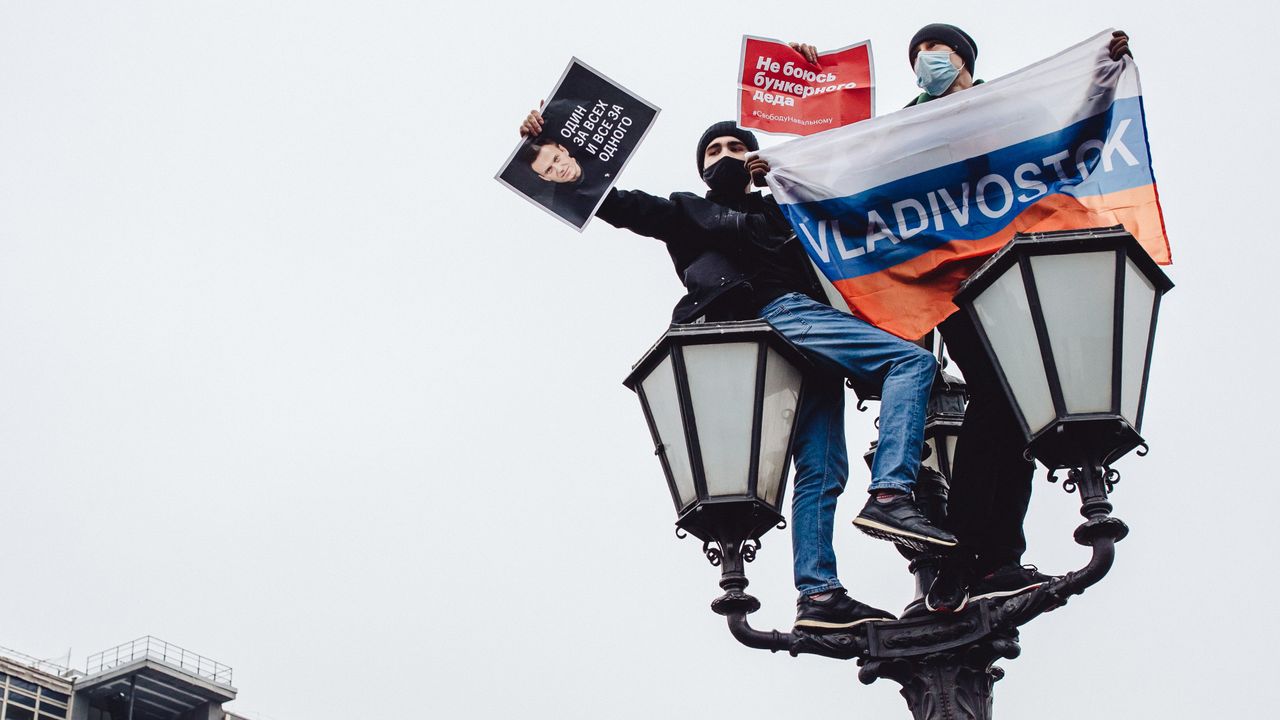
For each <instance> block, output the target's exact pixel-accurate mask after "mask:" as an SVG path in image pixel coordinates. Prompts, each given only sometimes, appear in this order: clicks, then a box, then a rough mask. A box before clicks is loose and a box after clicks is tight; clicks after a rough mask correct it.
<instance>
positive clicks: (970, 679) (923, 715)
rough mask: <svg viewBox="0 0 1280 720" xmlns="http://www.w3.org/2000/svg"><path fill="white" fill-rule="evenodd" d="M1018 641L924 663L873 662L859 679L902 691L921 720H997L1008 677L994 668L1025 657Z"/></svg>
mask: <svg viewBox="0 0 1280 720" xmlns="http://www.w3.org/2000/svg"><path fill="white" fill-rule="evenodd" d="M1015 638H1016V636H1014V637H1005V638H991V639H988V640H986V641H983V642H981V643H979V644H977V645H971V646H967V647H963V648H959V649H957V650H953V651H948V652H942V653H937V654H934V655H926V656H924V657H913V658H894V659H884V660H868V661H867V662H866V663H865V664H864V665H863V667H862V670H861V671H859V673H858V679H860V680H861V681H862V682H863V683H866V684H870V683H872V682H874V681H875V680H877V679H880V678H887V679H889V680H893V681H895V682H897V683H898V684H900V685H902V697H903V698H905V699H906V701H907V706H908V707H909V708H910V709H911V715H912V717H914V718H915V720H991V698H992V686H993V685H994V684H995V682H996V681H997V680H999V679H1000V678H1002V677H1004V671H1003V670H1001V669H1000V668H998V667H996V666H995V665H994V663H995V661H996V660H997V659H999V658H1002V657H1003V658H1014V657H1017V655H1018V654H1019V653H1020V652H1021V649H1020V648H1019V647H1018V644H1017V641H1016V639H1015Z"/></svg>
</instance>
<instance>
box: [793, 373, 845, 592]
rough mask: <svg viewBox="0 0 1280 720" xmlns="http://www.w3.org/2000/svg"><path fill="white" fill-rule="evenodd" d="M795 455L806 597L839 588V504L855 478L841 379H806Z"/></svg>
mask: <svg viewBox="0 0 1280 720" xmlns="http://www.w3.org/2000/svg"><path fill="white" fill-rule="evenodd" d="M792 456H793V457H794V459H795V465H796V479H795V490H794V492H793V493H792V495H791V548H792V552H793V554H794V556H795V581H796V589H797V590H799V591H800V592H801V593H802V594H804V595H815V594H818V593H823V592H826V591H828V590H836V589H839V588H840V587H841V584H840V580H839V578H838V577H837V575H836V553H835V549H834V548H833V547H832V536H833V535H834V533H835V515H836V499H837V498H839V497H840V493H842V492H844V486H845V483H846V481H847V480H848V477H849V456H848V451H847V449H846V445H845V437H844V383H843V381H842V379H841V378H840V377H838V376H836V375H832V374H829V373H825V372H820V371H819V372H812V373H809V374H808V375H807V376H805V391H804V400H803V402H802V403H801V404H800V408H799V412H798V413H797V416H796V440H795V446H794V448H793V450H792Z"/></svg>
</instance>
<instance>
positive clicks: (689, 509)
mask: <svg viewBox="0 0 1280 720" xmlns="http://www.w3.org/2000/svg"><path fill="white" fill-rule="evenodd" d="M808 369H809V363H808V361H807V360H805V359H804V357H803V356H802V355H801V354H800V353H799V352H797V351H796V350H795V349H794V348H793V347H792V346H791V345H790V344H789V343H788V342H787V341H786V340H785V339H783V337H782V336H781V335H779V334H778V332H777V331H776V330H774V329H773V328H772V327H771V326H770V325H769V324H768V323H765V322H760V321H756V322H745V323H706V324H697V325H673V326H672V327H671V329H670V330H668V331H667V332H666V333H665V334H664V335H663V336H662V338H661V339H659V340H658V342H657V344H655V345H654V346H653V347H652V348H650V350H649V352H647V353H646V354H645V356H644V357H643V358H641V360H640V362H638V363H636V365H635V368H634V369H633V370H632V373H631V375H629V376H628V377H627V379H626V381H625V384H626V386H627V387H629V388H631V389H632V390H634V391H635V392H636V394H637V395H639V397H640V404H641V407H642V408H643V409H644V415H645V419H646V420H647V421H648V424H649V431H650V433H651V434H652V435H653V442H654V446H655V448H656V449H655V454H657V455H658V457H659V458H660V459H661V461H662V469H663V472H664V473H665V474H666V476H667V486H668V489H669V490H670V491H671V499H672V501H673V502H674V503H675V506H676V516H677V517H676V528H677V530H676V533H677V534H678V535H681V536H683V533H684V532H688V533H689V534H691V535H694V536H695V537H697V538H698V539H699V540H702V541H703V546H702V548H703V552H704V553H706V555H707V558H708V559H709V560H710V561H711V562H712V564H713V565H723V573H724V575H725V577H726V578H727V582H728V584H729V585H731V586H733V587H735V588H737V590H738V591H741V589H742V588H743V587H746V585H747V580H746V576H745V575H744V574H743V571H742V563H743V562H744V561H746V562H750V561H751V560H752V559H754V557H755V552H756V550H757V549H758V548H759V547H760V536H761V535H763V534H764V533H765V532H767V531H768V530H769V529H770V528H772V527H774V526H776V525H779V524H782V523H784V522H785V521H784V520H783V516H782V499H783V495H784V494H785V490H786V486H787V471H788V469H789V467H790V459H791V445H792V441H793V439H794V436H795V424H796V423H795V416H796V410H797V408H798V407H799V404H800V399H801V396H802V393H803V391H804V373H805V371H806V370H808ZM713 543H714V544H715V545H716V546H717V547H712V544H713ZM728 589H729V587H728V586H726V590H728ZM756 607H759V603H756Z"/></svg>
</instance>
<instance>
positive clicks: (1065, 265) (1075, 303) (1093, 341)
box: [1031, 250, 1118, 414]
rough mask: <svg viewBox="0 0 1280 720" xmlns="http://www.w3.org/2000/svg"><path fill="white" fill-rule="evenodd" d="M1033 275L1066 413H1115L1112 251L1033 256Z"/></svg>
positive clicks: (1113, 273)
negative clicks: (1112, 391) (1113, 395)
mask: <svg viewBox="0 0 1280 720" xmlns="http://www.w3.org/2000/svg"><path fill="white" fill-rule="evenodd" d="M1031 269H1032V272H1033V273H1034V274H1035V278H1036V292H1037V294H1038V295H1039V296H1040V307H1041V309H1042V310H1043V312H1044V324H1045V328H1046V329H1047V330H1048V332H1049V346H1050V348H1051V349H1052V350H1053V361H1054V363H1055V364H1056V365H1057V368H1058V378H1059V382H1061V383H1062V399H1063V402H1064V404H1065V406H1066V411H1067V412H1068V413H1073V414H1074V413H1106V412H1113V406H1112V403H1111V388H1112V378H1111V370H1112V360H1113V356H1112V347H1113V344H1114V343H1113V342H1112V341H1113V339H1114V337H1115V307H1116V253H1115V251H1113V250H1110V251H1106V252H1082V253H1068V254H1064V255H1036V256H1033V257H1032V258H1031ZM1117 379H1118V378H1117Z"/></svg>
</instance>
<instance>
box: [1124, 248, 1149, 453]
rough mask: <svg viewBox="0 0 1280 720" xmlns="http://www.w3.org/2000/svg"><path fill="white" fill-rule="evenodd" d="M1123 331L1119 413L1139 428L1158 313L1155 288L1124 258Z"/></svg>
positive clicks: (1135, 266)
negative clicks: (1144, 375)
mask: <svg viewBox="0 0 1280 720" xmlns="http://www.w3.org/2000/svg"><path fill="white" fill-rule="evenodd" d="M1124 262H1125V267H1124V333H1123V335H1122V337H1123V343H1124V344H1123V345H1122V346H1121V347H1122V351H1123V352H1122V355H1121V358H1120V362H1121V363H1122V365H1121V372H1120V377H1121V380H1122V381H1123V382H1122V384H1121V385H1120V414H1121V415H1123V416H1124V419H1125V420H1128V421H1129V424H1130V425H1132V426H1133V427H1134V428H1135V429H1137V428H1138V406H1139V403H1141V402H1142V373H1143V370H1144V369H1145V368H1146V364H1147V348H1148V347H1149V346H1150V340H1151V313H1153V312H1155V306H1156V289H1155V286H1154V285H1152V284H1151V281H1150V280H1148V279H1147V276H1146V275H1143V274H1142V272H1141V271H1140V270H1138V266H1137V265H1135V264H1134V263H1133V261H1132V260H1130V259H1129V258H1127V257H1126V258H1125V259H1124Z"/></svg>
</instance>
